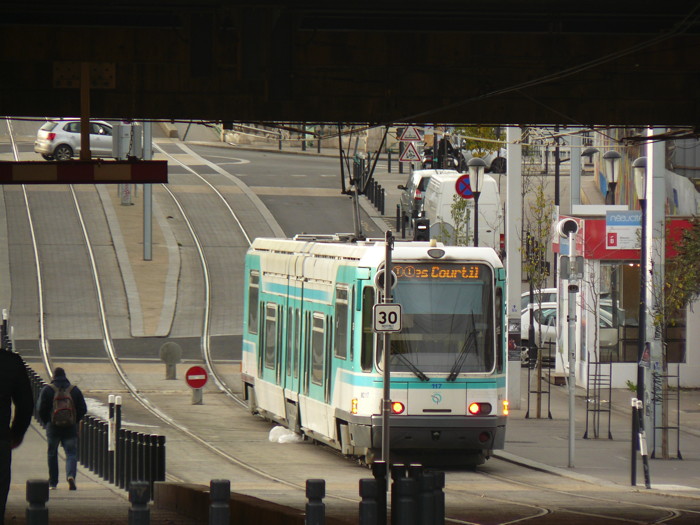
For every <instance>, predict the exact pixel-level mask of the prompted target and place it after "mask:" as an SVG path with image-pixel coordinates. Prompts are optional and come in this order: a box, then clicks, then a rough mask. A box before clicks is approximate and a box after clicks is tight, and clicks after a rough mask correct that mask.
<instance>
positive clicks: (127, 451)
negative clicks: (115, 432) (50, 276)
mask: <svg viewBox="0 0 700 525" xmlns="http://www.w3.org/2000/svg"><path fill="white" fill-rule="evenodd" d="M133 434H134V432H133V430H127V431H126V434H125V435H124V488H126V489H127V490H129V485H130V484H131V482H132V481H133V480H134V478H133V469H132V458H131V456H132V452H133V451H132V449H131V442H132V437H133Z"/></svg>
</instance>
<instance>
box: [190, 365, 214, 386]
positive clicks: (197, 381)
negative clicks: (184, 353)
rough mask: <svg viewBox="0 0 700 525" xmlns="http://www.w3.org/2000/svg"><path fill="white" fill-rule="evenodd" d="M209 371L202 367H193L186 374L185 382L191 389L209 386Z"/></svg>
mask: <svg viewBox="0 0 700 525" xmlns="http://www.w3.org/2000/svg"><path fill="white" fill-rule="evenodd" d="M208 378H209V376H208V375H207V371H206V370H205V369H204V368H202V367H201V366H192V367H190V368H189V370H187V373H186V374H185V381H187V384H188V385H189V386H190V387H191V388H202V387H203V386H204V385H206V384H207V379H208Z"/></svg>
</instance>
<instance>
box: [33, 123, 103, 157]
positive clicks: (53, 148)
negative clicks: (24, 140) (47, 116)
mask: <svg viewBox="0 0 700 525" xmlns="http://www.w3.org/2000/svg"><path fill="white" fill-rule="evenodd" d="M34 151H35V152H36V153H39V154H41V156H42V157H44V158H45V159H46V160H70V159H71V158H72V157H78V156H80V120H78V119H66V120H49V121H48V122H47V123H46V124H44V125H43V126H41V128H40V129H39V131H38V133H37V135H36V141H35V142H34ZM90 151H91V153H92V156H93V157H111V156H112V125H111V124H108V123H107V122H103V121H101V120H93V121H91V122H90Z"/></svg>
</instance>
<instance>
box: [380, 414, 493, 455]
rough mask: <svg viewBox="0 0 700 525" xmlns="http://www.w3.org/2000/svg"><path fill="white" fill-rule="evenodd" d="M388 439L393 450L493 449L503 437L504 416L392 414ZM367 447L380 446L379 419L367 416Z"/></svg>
mask: <svg viewBox="0 0 700 525" xmlns="http://www.w3.org/2000/svg"><path fill="white" fill-rule="evenodd" d="M389 425H390V435H389V441H390V444H391V448H392V449H396V450H402V449H405V450H412V449H413V450H415V449H420V450H459V451H464V450H494V449H502V448H503V447H504V445H505V439H506V417H505V416H482V417H480V416H471V417H467V416H446V417H445V416H443V417H437V416H392V417H390V419H389ZM371 441H372V445H371V448H381V445H382V418H381V416H372V418H371Z"/></svg>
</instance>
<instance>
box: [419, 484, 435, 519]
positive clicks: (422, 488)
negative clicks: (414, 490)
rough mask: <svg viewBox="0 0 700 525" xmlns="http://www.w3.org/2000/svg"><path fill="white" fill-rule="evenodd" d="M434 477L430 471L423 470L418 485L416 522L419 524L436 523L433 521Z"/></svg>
mask: <svg viewBox="0 0 700 525" xmlns="http://www.w3.org/2000/svg"><path fill="white" fill-rule="evenodd" d="M434 480H435V477H434V475H433V473H432V472H423V475H422V476H421V477H420V481H419V483H418V484H419V487H418V497H417V502H418V522H419V523H421V525H437V522H436V521H435V495H434V493H433V490H434Z"/></svg>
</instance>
